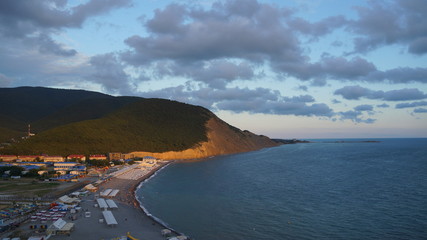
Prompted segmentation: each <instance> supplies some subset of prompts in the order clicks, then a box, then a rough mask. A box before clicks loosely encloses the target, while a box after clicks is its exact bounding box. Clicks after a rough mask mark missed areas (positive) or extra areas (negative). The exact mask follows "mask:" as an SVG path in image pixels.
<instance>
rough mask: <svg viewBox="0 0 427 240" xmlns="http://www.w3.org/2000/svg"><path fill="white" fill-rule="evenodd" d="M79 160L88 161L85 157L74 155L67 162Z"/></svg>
mask: <svg viewBox="0 0 427 240" xmlns="http://www.w3.org/2000/svg"><path fill="white" fill-rule="evenodd" d="M73 159H74V160H79V161H86V156H85V155H79V154H72V155H69V156H68V157H67V160H73Z"/></svg>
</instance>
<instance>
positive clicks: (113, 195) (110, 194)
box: [108, 189, 120, 198]
mask: <svg viewBox="0 0 427 240" xmlns="http://www.w3.org/2000/svg"><path fill="white" fill-rule="evenodd" d="M119 191H120V190H119V189H114V190H113V191H111V192H110V193H109V194H108V197H111V198H113V197H115V196H116V195H117V193H119Z"/></svg>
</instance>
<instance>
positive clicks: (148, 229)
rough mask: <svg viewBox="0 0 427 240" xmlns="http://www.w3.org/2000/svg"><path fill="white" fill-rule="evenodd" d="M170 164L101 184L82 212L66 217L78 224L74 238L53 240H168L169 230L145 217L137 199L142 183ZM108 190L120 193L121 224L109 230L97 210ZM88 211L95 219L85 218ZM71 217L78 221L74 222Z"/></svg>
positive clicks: (118, 211)
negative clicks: (128, 239)
mask: <svg viewBox="0 0 427 240" xmlns="http://www.w3.org/2000/svg"><path fill="white" fill-rule="evenodd" d="M167 164H168V163H162V164H158V165H157V166H156V167H154V168H153V169H149V170H148V171H147V170H142V169H135V171H134V172H128V173H127V175H125V176H122V177H119V178H118V177H114V178H111V179H110V180H108V181H106V182H104V183H102V184H100V185H99V189H98V191H97V192H96V193H89V194H88V195H86V196H84V197H83V198H82V199H81V200H82V201H81V203H80V206H81V208H82V211H80V212H77V213H76V214H71V213H68V214H67V215H66V216H65V218H64V220H66V221H67V222H73V223H74V224H75V227H74V230H73V231H72V232H71V235H70V236H67V235H56V236H52V237H51V238H50V239H58V240H62V239H90V240H94V239H100V240H107V239H115V238H118V237H121V236H126V234H127V233H128V232H129V233H130V234H131V236H132V237H134V238H137V239H139V240H165V239H166V238H165V237H164V236H162V235H161V230H163V229H165V227H164V226H162V225H161V224H160V223H158V222H156V221H155V220H154V219H152V218H151V217H149V216H147V215H146V214H145V213H144V211H143V210H142V209H141V207H140V206H139V202H138V201H137V200H136V198H135V195H134V192H135V189H136V188H137V186H138V185H139V184H140V183H141V182H142V181H144V180H146V179H147V178H149V177H150V176H152V175H153V174H154V173H155V172H156V171H158V170H159V169H161V168H162V167H164V166H165V165H167ZM138 171H139V172H138ZM135 174H136V175H135ZM138 174H139V175H138ZM141 175H143V176H142V177H139V178H138V179H132V178H134V177H135V176H141ZM108 188H111V189H119V190H120V191H119V193H118V194H117V196H116V197H115V198H113V200H114V201H115V202H116V204H117V205H118V209H112V210H111V211H112V213H113V215H114V217H115V218H116V220H117V223H118V224H117V225H116V226H108V225H107V224H106V223H105V222H100V219H103V215H102V210H101V209H100V208H99V207H95V204H96V197H97V194H99V192H101V191H103V190H104V189H108ZM84 211H89V212H91V217H85V216H84ZM71 216H74V217H75V218H76V219H75V220H72V219H70V217H71ZM32 224H34V223H30V222H27V223H25V224H24V225H22V226H21V228H24V229H28V228H30V225H32Z"/></svg>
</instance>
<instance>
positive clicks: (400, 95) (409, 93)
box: [334, 86, 427, 101]
mask: <svg viewBox="0 0 427 240" xmlns="http://www.w3.org/2000/svg"><path fill="white" fill-rule="evenodd" d="M334 94H335V95H341V96H342V97H343V98H345V99H347V100H358V99H360V98H368V99H379V100H385V101H409V100H420V99H425V98H427V94H425V93H423V92H421V91H420V90H419V89H417V88H404V89H400V90H391V91H381V90H379V91H374V90H370V89H368V88H364V87H360V86H345V87H343V88H340V89H337V90H336V91H335V92H334Z"/></svg>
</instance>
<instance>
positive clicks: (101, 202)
mask: <svg viewBox="0 0 427 240" xmlns="http://www.w3.org/2000/svg"><path fill="white" fill-rule="evenodd" d="M96 202H97V203H98V206H99V208H108V205H107V202H105V199H103V198H98V199H96Z"/></svg>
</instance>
